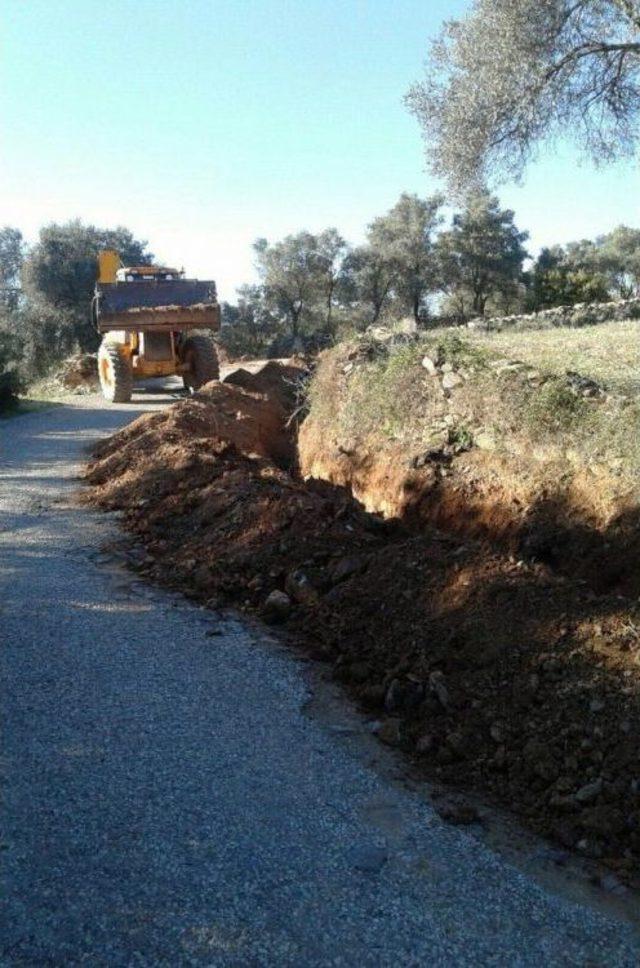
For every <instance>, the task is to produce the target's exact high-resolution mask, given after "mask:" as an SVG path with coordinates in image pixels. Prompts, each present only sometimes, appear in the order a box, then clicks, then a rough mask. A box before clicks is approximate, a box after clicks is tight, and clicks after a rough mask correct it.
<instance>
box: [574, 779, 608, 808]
mask: <svg viewBox="0 0 640 968" xmlns="http://www.w3.org/2000/svg"><path fill="white" fill-rule="evenodd" d="M601 791H602V778H601V777H598V778H597V779H596V780H591V782H590V783H585V785H584V786H582V787H580V789H579V790H578V792H577V793H576V795H575V799H576V800H577V801H578V803H591V802H592V801H593V800H595V799H596V797H597V796H598V795H599V794H600V793H601Z"/></svg>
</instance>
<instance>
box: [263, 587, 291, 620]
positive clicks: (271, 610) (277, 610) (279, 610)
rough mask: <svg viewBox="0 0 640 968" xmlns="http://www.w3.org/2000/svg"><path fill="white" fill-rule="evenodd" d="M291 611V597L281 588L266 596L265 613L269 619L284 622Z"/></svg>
mask: <svg viewBox="0 0 640 968" xmlns="http://www.w3.org/2000/svg"><path fill="white" fill-rule="evenodd" d="M290 612H291V599H290V598H289V596H288V595H287V594H286V593H285V592H281V591H280V590H279V589H277V588H276V589H275V591H272V592H271V593H270V594H269V595H268V596H267V598H266V600H265V603H264V606H263V614H264V617H265V618H266V619H267V621H270V622H283V621H284V620H285V619H286V618H287V617H288V615H289V613H290Z"/></svg>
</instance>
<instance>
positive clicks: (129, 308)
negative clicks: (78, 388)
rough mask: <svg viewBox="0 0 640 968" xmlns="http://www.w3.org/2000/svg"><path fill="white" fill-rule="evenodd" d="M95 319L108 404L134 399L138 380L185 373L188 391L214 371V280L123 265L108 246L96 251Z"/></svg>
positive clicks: (164, 269) (217, 312)
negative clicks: (207, 280)
mask: <svg viewBox="0 0 640 968" xmlns="http://www.w3.org/2000/svg"><path fill="white" fill-rule="evenodd" d="M92 317H93V321H94V324H95V326H96V329H97V330H98V332H99V333H100V334H102V343H101V345H100V350H99V352H98V370H99V376H100V385H101V387H102V393H103V395H104V397H105V399H106V400H109V401H111V402H113V403H126V402H127V401H128V400H130V399H131V394H132V392H133V383H134V380H136V379H147V378H148V377H159V376H163V377H166V376H171V375H172V374H175V373H178V374H180V375H181V376H182V379H183V381H184V385H185V388H186V389H187V391H190V392H193V391H194V390H198V389H199V388H200V387H201V386H202V385H203V384H204V383H208V382H209V380H217V379H218V376H219V367H218V357H217V354H216V348H215V345H214V343H213V340H212V339H211V337H210V336H209V335H208V334H207V333H206V332H205V333H203V332H202V331H203V330H204V331H209V332H214V331H216V330H219V329H220V307H219V305H218V300H217V297H216V285H215V282H211V281H209V282H200V281H198V280H197V279H185V278H184V270H176V269H170V268H168V267H166V266H129V267H127V266H123V265H122V263H121V261H120V257H119V255H118V253H117V252H115V251H112V250H110V249H108V250H105V251H103V252H101V253H100V254H99V256H98V279H97V282H96V288H95V294H94V297H93V302H92Z"/></svg>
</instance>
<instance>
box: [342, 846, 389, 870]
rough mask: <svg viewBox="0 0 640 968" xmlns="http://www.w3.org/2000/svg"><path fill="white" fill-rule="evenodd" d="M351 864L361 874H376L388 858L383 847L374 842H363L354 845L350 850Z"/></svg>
mask: <svg viewBox="0 0 640 968" xmlns="http://www.w3.org/2000/svg"><path fill="white" fill-rule="evenodd" d="M351 858H352V862H353V866H354V867H355V868H356V870H359V871H362V873H363V874H377V873H379V871H381V870H382V868H383V867H384V865H385V864H386V863H387V861H388V859H389V855H388V853H387V851H386V850H385V848H384V847H377V846H376V845H375V844H365V845H362V846H357V847H354V848H353V850H352V851H351Z"/></svg>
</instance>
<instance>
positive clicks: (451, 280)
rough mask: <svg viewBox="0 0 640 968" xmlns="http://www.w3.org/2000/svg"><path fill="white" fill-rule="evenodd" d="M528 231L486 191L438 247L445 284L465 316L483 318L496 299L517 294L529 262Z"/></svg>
mask: <svg viewBox="0 0 640 968" xmlns="http://www.w3.org/2000/svg"><path fill="white" fill-rule="evenodd" d="M527 238H528V233H527V232H520V231H519V229H518V228H517V227H516V225H515V223H514V213H513V212H512V211H510V210H509V209H501V208H500V204H499V201H498V199H497V198H496V197H495V196H493V195H490V194H488V193H486V192H484V193H480V194H477V195H473V196H471V197H470V199H469V201H468V202H467V205H466V207H465V209H464V210H463V211H462V212H460V213H459V214H456V215H454V217H453V224H452V227H451V229H450V230H449V231H446V232H442V233H441V235H440V237H439V239H438V243H437V255H438V259H439V265H440V274H441V285H442V288H443V290H444V291H445V292H446V293H447V294H448V296H449V298H450V300H451V301H452V302H453V304H454V305H455V306H456V308H457V310H458V312H459V314H460V315H461V316H462V317H465V316H468V315H469V314H472V315H483V314H484V312H485V307H486V306H487V303H488V301H489V300H490V299H494V300H495V299H496V298H497V297H498V296H502V297H503V298H505V297H507V296H508V295H509V294H513V292H514V288H515V287H516V286H517V284H518V283H519V281H520V279H521V277H522V267H523V263H524V260H525V258H526V257H527V252H526V249H525V248H524V243H525V241H526V240H527Z"/></svg>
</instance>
